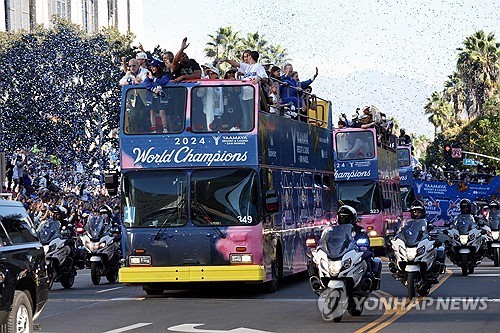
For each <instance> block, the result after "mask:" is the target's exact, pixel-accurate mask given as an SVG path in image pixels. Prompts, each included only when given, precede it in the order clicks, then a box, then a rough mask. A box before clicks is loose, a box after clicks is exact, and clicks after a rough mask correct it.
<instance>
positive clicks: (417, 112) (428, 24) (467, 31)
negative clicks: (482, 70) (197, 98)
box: [136, 0, 500, 138]
mask: <svg viewBox="0 0 500 333" xmlns="http://www.w3.org/2000/svg"><path fill="white" fill-rule="evenodd" d="M136 1H137V0H136ZM141 1H142V4H143V8H142V12H143V13H142V14H143V17H142V20H143V29H142V30H141V29H138V30H139V31H138V32H137V33H136V35H137V39H136V41H140V42H141V43H142V44H143V45H144V47H145V48H146V49H151V50H152V49H153V47H154V46H155V45H160V46H161V47H162V48H165V49H168V50H171V51H172V52H174V53H176V52H177V51H178V49H179V47H180V45H181V41H182V38H184V37H187V38H188V42H190V43H191V44H190V46H189V47H188V49H187V50H186V53H187V54H188V55H189V56H190V57H191V58H194V59H195V60H196V61H198V63H200V64H203V63H205V62H208V59H206V58H205V56H204V52H203V49H204V48H205V46H206V43H207V42H208V41H209V40H210V38H209V37H208V34H214V33H215V31H216V30H217V29H218V28H219V27H225V26H232V27H233V30H235V31H240V33H241V35H242V36H246V34H247V33H253V32H259V34H260V35H263V36H264V38H265V39H266V40H268V41H269V42H270V43H271V44H280V45H281V46H282V47H284V48H286V50H287V51H288V55H289V57H290V58H291V59H292V61H291V62H292V64H293V65H294V69H295V70H297V71H298V72H299V76H300V78H301V79H302V80H304V79H308V78H311V77H312V75H313V74H314V70H315V67H318V69H319V76H318V78H317V79H316V81H315V82H314V83H313V85H312V87H313V91H314V93H316V94H317V95H318V96H320V97H323V98H325V99H328V100H330V101H332V107H333V115H334V116H333V117H334V123H336V121H337V117H338V115H340V113H346V114H347V115H348V116H350V115H351V114H352V113H353V112H354V110H355V109H356V107H363V106H365V105H375V106H377V108H378V109H380V110H381V111H382V112H385V113H386V114H388V115H389V116H394V117H396V118H397V119H398V121H399V123H400V125H401V126H402V127H403V128H405V129H406V131H407V132H414V133H416V134H426V135H427V136H429V137H430V138H432V135H433V132H434V127H433V126H432V125H431V124H430V123H429V122H428V120H427V116H426V115H425V114H424V110H423V107H424V105H425V104H426V99H427V98H428V97H429V96H430V95H431V93H432V92H433V91H435V90H442V89H443V83H444V82H445V81H446V79H447V76H448V75H450V74H452V72H453V70H454V69H455V67H456V61H457V55H458V51H457V50H456V49H457V48H458V47H461V46H462V42H463V41H464V39H465V38H466V37H468V36H470V35H472V34H473V33H474V32H476V31H478V30H481V29H482V30H484V31H485V32H486V33H489V32H495V33H496V35H497V41H500V35H499V34H500V16H498V13H500V1H496V0H494V1H484V0H482V1H476V0H469V1H466V0H463V1H459V0H454V1H453V0H432V1H424V0H358V1H345V0H319V1H318V0H288V1H282V0H274V1H255V0H253V1H248V0H240V1H233V0H210V1H205V0H189V1H186V0H184V1H177V0H169V1H163V0H141ZM136 19H141V17H137V18H136Z"/></svg>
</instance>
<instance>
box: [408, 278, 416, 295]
mask: <svg viewBox="0 0 500 333" xmlns="http://www.w3.org/2000/svg"><path fill="white" fill-rule="evenodd" d="M415 278H416V276H415V272H408V276H407V277H406V290H407V294H408V298H409V299H412V298H413V297H415Z"/></svg>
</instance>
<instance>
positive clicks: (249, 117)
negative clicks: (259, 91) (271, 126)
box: [191, 86, 255, 133]
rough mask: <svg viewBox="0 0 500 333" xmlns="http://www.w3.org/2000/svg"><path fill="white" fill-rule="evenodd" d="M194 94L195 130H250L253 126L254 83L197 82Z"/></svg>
mask: <svg viewBox="0 0 500 333" xmlns="http://www.w3.org/2000/svg"><path fill="white" fill-rule="evenodd" d="M191 96H192V98H191V100H192V103H191V104H192V106H191V128H192V131H193V132H195V133H206V132H235V131H236V132H240V131H242V132H247V131H251V130H252V129H253V127H254V114H255V113H254V109H255V103H254V88H253V86H219V87H214V86H198V87H194V88H193V90H192V94H191Z"/></svg>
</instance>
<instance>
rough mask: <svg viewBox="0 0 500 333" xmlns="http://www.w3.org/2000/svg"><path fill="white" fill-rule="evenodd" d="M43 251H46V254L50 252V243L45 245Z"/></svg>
mask: <svg viewBox="0 0 500 333" xmlns="http://www.w3.org/2000/svg"><path fill="white" fill-rule="evenodd" d="M43 252H45V254H47V253H49V246H48V245H44V246H43Z"/></svg>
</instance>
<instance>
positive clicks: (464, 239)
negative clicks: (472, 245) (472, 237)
mask: <svg viewBox="0 0 500 333" xmlns="http://www.w3.org/2000/svg"><path fill="white" fill-rule="evenodd" d="M459 239H460V244H462V245H467V242H468V241H469V235H460V236H459Z"/></svg>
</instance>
